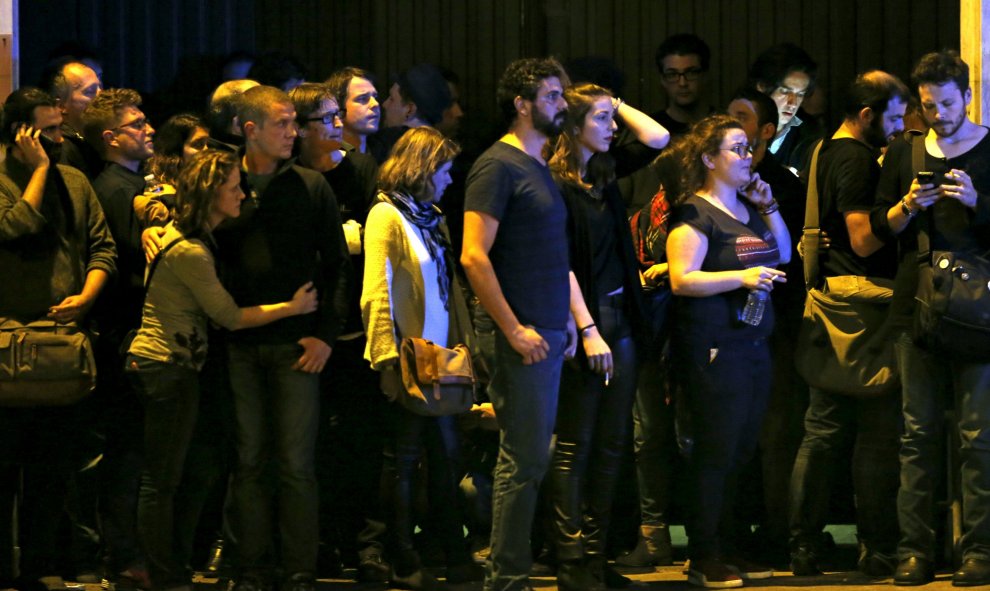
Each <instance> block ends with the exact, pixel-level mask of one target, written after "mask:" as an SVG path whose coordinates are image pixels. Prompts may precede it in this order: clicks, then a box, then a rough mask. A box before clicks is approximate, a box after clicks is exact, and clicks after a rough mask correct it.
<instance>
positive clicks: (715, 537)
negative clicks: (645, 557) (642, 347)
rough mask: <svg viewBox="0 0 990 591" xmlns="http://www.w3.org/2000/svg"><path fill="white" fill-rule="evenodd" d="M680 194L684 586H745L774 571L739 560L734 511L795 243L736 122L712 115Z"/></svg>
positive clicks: (678, 353) (677, 340) (694, 140)
mask: <svg viewBox="0 0 990 591" xmlns="http://www.w3.org/2000/svg"><path fill="white" fill-rule="evenodd" d="M684 141H685V143H684V144H683V146H682V148H683V150H684V152H683V156H684V159H683V169H682V170H683V174H682V176H683V183H682V185H683V189H684V191H685V192H684V193H683V194H682V195H680V196H679V197H678V200H677V203H678V205H677V209H676V210H675V213H674V223H673V228H672V230H671V231H670V235H669V236H668V238H667V256H668V260H669V264H670V267H669V269H670V284H671V288H672V289H673V291H674V294H675V295H677V296H680V297H679V298H678V300H677V306H676V309H675V315H674V320H673V321H674V330H673V338H672V344H673V349H674V359H675V361H676V365H675V366H676V368H677V371H676V375H675V378H676V379H677V380H678V381H679V383H680V385H681V387H682V389H683V392H684V398H685V401H686V402H687V405H688V413H689V415H690V418H691V424H692V428H693V433H694V448H693V450H692V453H691V458H690V460H689V463H688V468H689V469H688V483H689V490H690V497H689V514H688V519H687V532H688V555H689V557H690V559H691V567H690V570H689V571H688V581H689V582H690V583H692V584H695V585H699V586H703V587H710V588H725V587H740V586H742V584H743V579H756V578H767V577H770V576H772V575H773V571H772V570H770V569H768V568H765V567H761V566H759V565H755V564H753V563H751V562H749V561H748V560H747V559H746V558H744V557H743V556H742V550H743V549H742V548H740V547H739V545H738V542H739V540H738V539H737V536H736V535H735V534H736V533H738V532H737V531H736V529H735V528H734V527H733V525H734V524H733V523H732V519H731V517H732V510H733V501H734V492H735V487H736V479H737V478H738V476H739V471H740V470H741V468H742V467H743V466H744V465H745V464H746V462H747V460H748V459H749V458H750V457H751V456H752V454H753V452H754V451H755V449H756V443H757V435H758V433H759V429H760V425H761V423H762V421H763V415H764V412H765V411H766V405H767V400H768V398H769V395H770V380H771V373H770V346H769V341H768V340H767V337H768V336H769V335H770V331H771V330H772V328H773V306H771V305H770V302H769V301H768V300H769V292H770V291H771V290H772V289H773V286H774V284H775V283H778V282H783V281H786V277H785V275H784V273H783V272H782V271H778V270H776V269H775V268H774V267H775V266H776V265H778V264H782V263H786V262H787V261H788V260H789V259H790V252H791V247H790V236H789V234H788V232H787V228H786V226H785V225H784V220H783V218H782V217H781V215H780V212H779V211H778V209H779V208H778V206H777V202H776V201H775V200H774V198H773V194H772V193H771V191H770V186H769V185H767V183H766V182H764V181H763V180H761V179H760V177H759V175H758V174H755V173H753V172H752V171H751V170H750V169H751V165H752V147H751V146H750V145H749V142H748V140H747V137H746V133H745V131H743V128H742V125H741V124H740V123H739V121H737V120H736V119H733V118H732V117H728V116H726V115H712V116H710V117H707V118H706V119H703V120H702V121H700V122H698V123H697V124H696V125H695V127H694V128H693V129H692V130H691V132H690V133H689V134H688V135H687V136H686V138H685V140H684Z"/></svg>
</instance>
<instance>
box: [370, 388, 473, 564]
mask: <svg viewBox="0 0 990 591" xmlns="http://www.w3.org/2000/svg"><path fill="white" fill-rule="evenodd" d="M388 412H389V414H390V415H391V419H392V421H391V423H392V427H393V434H392V438H391V439H390V441H389V442H388V443H387V445H386V447H385V462H384V466H383V469H382V485H383V492H384V493H385V494H384V495H383V496H384V498H385V500H386V502H385V512H386V516H387V521H386V523H387V525H388V530H387V531H388V534H387V538H388V550H389V556H390V560H391V561H392V566H393V567H394V568H395V572H396V574H398V575H400V576H408V575H410V574H412V573H413V572H415V571H416V570H418V569H419V568H420V567H421V564H420V562H419V555H418V554H417V552H416V550H415V548H414V546H413V529H414V527H415V525H416V511H415V508H414V505H415V503H414V497H415V496H416V491H417V487H416V476H417V474H418V473H419V468H420V464H421V461H422V460H423V459H425V460H426V477H427V483H426V491H427V499H428V501H427V503H428V506H429V510H430V512H431V513H432V514H433V519H432V520H431V524H433V525H434V526H435V528H434V529H433V530H432V532H433V533H436V534H438V536H439V540H438V542H439V546H440V548H441V549H442V550H443V551H444V554H445V555H446V557H447V564H448V565H451V566H452V565H456V564H465V563H467V562H469V561H470V559H471V558H470V553H469V551H468V547H467V543H466V541H465V539H464V512H463V510H462V507H461V503H460V498H459V493H458V488H457V485H458V482H459V480H460V475H461V472H460V470H459V467H460V457H459V445H458V440H457V437H458V434H457V427H456V425H455V420H456V417H455V416H444V417H424V416H419V415H416V414H413V413H411V412H409V411H407V410H405V409H404V408H402V407H401V406H399V405H398V404H394V405H391V406H390V408H389V409H388ZM424 451H425V457H424V454H423V452H424Z"/></svg>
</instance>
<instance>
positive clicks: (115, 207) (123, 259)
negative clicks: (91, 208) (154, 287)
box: [93, 162, 145, 329]
mask: <svg viewBox="0 0 990 591" xmlns="http://www.w3.org/2000/svg"><path fill="white" fill-rule="evenodd" d="M144 184H145V183H144V177H143V176H141V174H140V173H137V172H132V171H131V170H129V169H127V168H125V167H123V166H121V165H120V164H116V163H113V162H111V163H109V164H107V165H106V168H104V169H103V172H101V173H100V176H98V177H96V180H95V181H93V190H94V191H96V197H97V198H98V199H99V201H100V206H101V207H102V208H103V213H104V215H105V216H106V218H107V226H108V227H109V228H110V234H112V235H113V240H114V242H115V243H116V244H117V275H116V276H115V277H114V282H113V284H111V286H110V287H108V288H106V289H104V290H103V293H102V294H101V296H100V300H101V301H100V304H99V307H98V310H97V316H98V317H99V318H100V320H101V323H102V324H103V325H104V326H108V325H109V324H113V325H114V326H116V327H122V328H125V329H130V328H136V327H137V326H138V325H139V324H140V323H141V308H142V305H143V302H144V267H145V260H144V250H143V249H142V247H141V230H142V228H141V224H140V223H139V222H138V219H137V216H136V215H134V197H135V196H136V195H140V194H141V193H142V192H143V191H144Z"/></svg>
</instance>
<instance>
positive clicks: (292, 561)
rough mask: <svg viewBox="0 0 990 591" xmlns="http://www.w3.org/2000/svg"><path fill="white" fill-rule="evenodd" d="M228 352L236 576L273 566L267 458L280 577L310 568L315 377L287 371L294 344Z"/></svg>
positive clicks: (315, 526) (315, 514) (314, 528)
mask: <svg viewBox="0 0 990 591" xmlns="http://www.w3.org/2000/svg"><path fill="white" fill-rule="evenodd" d="M228 351H229V355H230V385H231V389H232V390H233V395H234V415H235V417H236V419H237V437H236V441H237V469H236V470H235V473H234V478H233V482H232V483H231V493H230V494H231V498H232V503H233V512H234V523H233V524H232V526H233V528H234V532H235V536H236V538H237V548H238V555H239V556H238V559H239V563H238V567H239V569H240V571H241V572H242V573H250V574H257V575H263V574H265V571H267V570H268V569H269V567H271V566H272V561H271V548H272V545H273V544H272V541H273V535H274V527H273V524H272V518H273V516H274V513H275V509H276V502H275V498H274V494H273V493H274V491H272V490H270V488H269V487H267V486H266V484H267V478H266V475H267V471H266V468H267V467H268V465H269V463H270V462H272V461H274V462H275V471H276V481H277V485H276V486H277V488H278V491H277V495H278V502H277V507H278V527H279V532H280V534H281V552H280V557H281V565H282V570H283V572H284V573H285V574H286V575H291V574H295V573H310V574H312V573H315V572H316V555H317V549H318V544H319V510H318V505H319V498H318V492H317V483H316V473H315V468H314V464H313V455H314V448H315V446H316V435H317V431H318V428H319V420H320V382H319V375H318V374H312V373H304V372H301V371H297V370H294V369H292V364H294V363H295V362H296V361H297V360H298V359H299V356H300V355H301V354H302V348H301V347H300V346H298V345H296V344H295V343H291V344H278V345H251V344H245V343H230V344H229V346H228ZM266 558H267V559H268V560H267V561H266Z"/></svg>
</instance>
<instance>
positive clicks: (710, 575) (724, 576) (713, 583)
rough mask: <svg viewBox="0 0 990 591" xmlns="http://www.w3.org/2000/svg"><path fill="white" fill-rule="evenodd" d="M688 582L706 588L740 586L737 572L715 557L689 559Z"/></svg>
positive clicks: (741, 582)
mask: <svg viewBox="0 0 990 591" xmlns="http://www.w3.org/2000/svg"><path fill="white" fill-rule="evenodd" d="M688 583H691V584H692V585H696V586H698V587H704V588H706V589H731V588H733V587H742V586H743V580H742V577H740V576H739V573H738V572H736V571H735V570H734V569H732V568H729V566H728V565H727V564H725V563H723V562H722V561H721V560H719V559H717V558H702V559H698V560H692V561H691V569H690V570H688Z"/></svg>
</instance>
